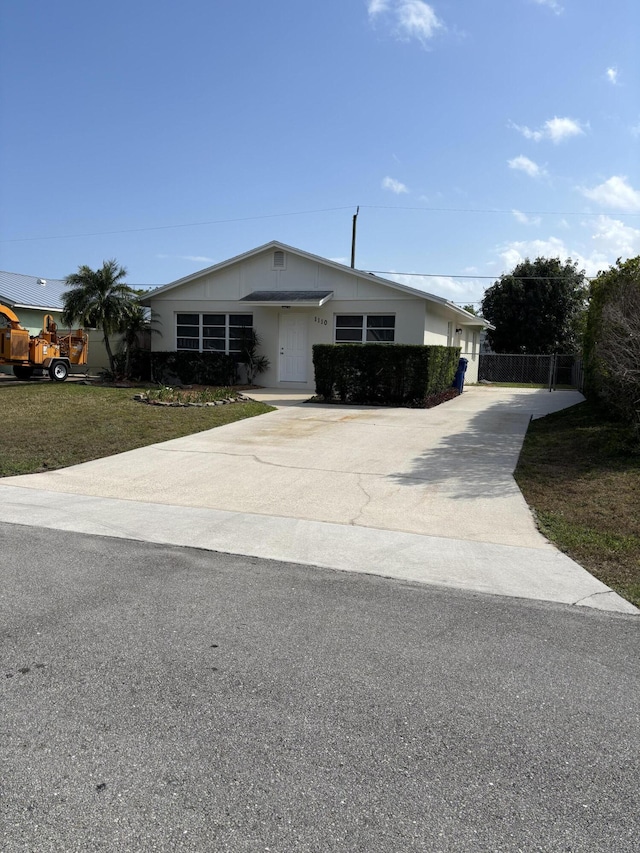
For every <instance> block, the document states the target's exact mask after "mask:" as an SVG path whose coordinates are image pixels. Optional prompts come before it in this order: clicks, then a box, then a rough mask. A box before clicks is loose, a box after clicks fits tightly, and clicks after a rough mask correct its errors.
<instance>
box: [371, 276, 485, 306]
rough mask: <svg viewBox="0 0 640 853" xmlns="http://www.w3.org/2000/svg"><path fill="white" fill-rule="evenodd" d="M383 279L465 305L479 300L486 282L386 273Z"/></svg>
mask: <svg viewBox="0 0 640 853" xmlns="http://www.w3.org/2000/svg"><path fill="white" fill-rule="evenodd" d="M384 277H385V278H388V279H389V280H390V281H397V282H398V284H404V285H406V286H407V287H413V288H414V289H415V290H422V291H425V292H426V293H433V294H435V295H436V296H442V297H444V298H445V299H450V300H452V301H455V302H459V303H465V302H473V301H474V300H477V299H480V297H481V295H482V292H483V290H484V288H485V287H486V282H483V280H482V279H456V278H451V277H450V276H445V275H432V276H424V275H403V274H402V273H387V274H386V275H385V276H384Z"/></svg>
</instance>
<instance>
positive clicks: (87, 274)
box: [62, 260, 137, 374]
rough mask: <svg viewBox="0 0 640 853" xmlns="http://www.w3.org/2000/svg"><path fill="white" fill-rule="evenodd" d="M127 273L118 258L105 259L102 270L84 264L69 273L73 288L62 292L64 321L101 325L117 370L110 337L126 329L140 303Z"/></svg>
mask: <svg viewBox="0 0 640 853" xmlns="http://www.w3.org/2000/svg"><path fill="white" fill-rule="evenodd" d="M126 275H127V271H126V269H125V268H124V267H123V266H119V265H118V262H117V261H116V260H110V261H104V262H103V264H102V267H101V268H100V269H98V270H92V269H91V267H88V266H86V265H84V266H81V267H78V272H76V273H72V274H71V275H68V276H67V277H66V279H65V281H66V283H67V287H68V288H69V289H68V290H67V291H66V292H65V293H63V295H62V303H63V314H62V322H63V323H65V324H67V325H69V326H72V325H74V324H75V323H79V324H80V325H81V326H84V327H89V328H96V329H101V330H102V334H103V337H104V346H105V349H106V351H107V357H108V358H109V366H110V369H111V372H112V373H114V374H115V372H116V364H115V358H114V354H113V351H112V349H111V342H110V340H109V338H110V336H112V335H114V334H116V333H118V332H123V331H124V330H125V329H126V326H127V319H128V317H129V316H131V314H132V313H133V311H134V308H133V306H134V305H137V296H136V293H135V291H134V290H132V289H131V288H130V287H129V286H128V285H127V284H125V283H124V278H125V277H126Z"/></svg>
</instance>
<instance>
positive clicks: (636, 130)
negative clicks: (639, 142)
mask: <svg viewBox="0 0 640 853" xmlns="http://www.w3.org/2000/svg"><path fill="white" fill-rule="evenodd" d="M631 136H635V137H636V139H638V138H640V121H639V122H638V123H637V124H634V125H633V127H632V128H631Z"/></svg>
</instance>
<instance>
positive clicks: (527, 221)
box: [511, 209, 541, 225]
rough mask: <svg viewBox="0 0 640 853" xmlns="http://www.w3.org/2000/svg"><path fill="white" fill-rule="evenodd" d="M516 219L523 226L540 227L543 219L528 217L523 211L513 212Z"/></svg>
mask: <svg viewBox="0 0 640 853" xmlns="http://www.w3.org/2000/svg"><path fill="white" fill-rule="evenodd" d="M511 213H513V215H514V217H515V218H516V219H517V221H518V222H520V224H521V225H540V222H541V219H540V217H539V216H527V214H526V213H523V212H522V211H521V210H515V209H514V210H512V211H511Z"/></svg>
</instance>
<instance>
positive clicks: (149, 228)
mask: <svg viewBox="0 0 640 853" xmlns="http://www.w3.org/2000/svg"><path fill="white" fill-rule="evenodd" d="M354 207H355V205H342V206H340V207H321V208H317V209H315V210H294V211H289V212H287V213H266V214H261V215H255V216H238V217H235V218H231V219H210V220H205V221H202V222H181V223H177V224H175V225H150V226H145V227H143V228H121V229H117V230H114V231H90V232H86V233H83V234H52V235H48V236H46V235H45V236H40V237H12V238H9V239H3V240H0V243H28V242H37V241H40V240H72V239H77V238H79V237H107V236H111V235H114V234H140V233H142V232H145V231H169V230H172V229H177V228H198V227H201V226H203V225H223V224H226V223H230V222H251V221H254V220H258V219H277V218H281V217H285V216H308V215H310V214H312V213H333V212H335V211H338V210H352V209H353V208H354ZM360 207H362V208H363V209H367V210H412V211H422V212H424V213H483V214H501V215H504V214H513V208H512V209H511V210H507V209H502V208H482V207H402V206H399V205H381V204H363V205H360ZM520 212H521V213H523V214H524V215H525V216H596V215H598V216H640V213H629V212H622V211H620V212H611V211H601V212H600V213H598V214H595V213H594V214H590V213H585V212H584V211H577V210H523V211H520ZM406 274H408V273H405V275H406ZM458 277H460V276H458Z"/></svg>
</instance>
